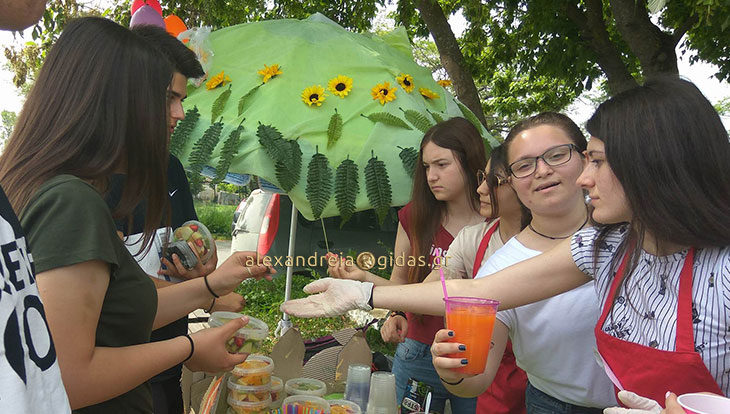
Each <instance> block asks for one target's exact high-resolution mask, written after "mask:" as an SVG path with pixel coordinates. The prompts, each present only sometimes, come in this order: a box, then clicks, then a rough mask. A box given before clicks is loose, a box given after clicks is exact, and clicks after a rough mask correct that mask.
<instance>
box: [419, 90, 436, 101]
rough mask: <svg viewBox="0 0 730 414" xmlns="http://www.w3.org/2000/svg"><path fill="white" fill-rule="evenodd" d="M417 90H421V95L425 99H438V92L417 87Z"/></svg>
mask: <svg viewBox="0 0 730 414" xmlns="http://www.w3.org/2000/svg"><path fill="white" fill-rule="evenodd" d="M418 92H421V96H423V97H424V98H426V99H438V98H439V94H437V93H436V92H434V91H432V90H430V89H427V88H418Z"/></svg>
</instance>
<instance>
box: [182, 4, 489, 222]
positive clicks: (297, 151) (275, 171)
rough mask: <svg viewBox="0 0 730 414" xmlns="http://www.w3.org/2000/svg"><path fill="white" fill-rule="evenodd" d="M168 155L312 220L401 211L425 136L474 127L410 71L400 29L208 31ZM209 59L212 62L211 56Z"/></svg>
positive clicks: (274, 26)
mask: <svg viewBox="0 0 730 414" xmlns="http://www.w3.org/2000/svg"><path fill="white" fill-rule="evenodd" d="M209 42H210V43H209V45H210V48H209V51H208V52H206V53H204V59H206V60H207V62H208V63H210V67H209V68H208V81H207V82H206V83H205V84H203V85H201V86H200V87H198V88H194V87H193V86H190V87H189V88H188V99H187V100H186V106H187V107H188V108H192V109H190V110H189V111H188V113H187V117H186V119H185V120H184V121H181V122H180V123H179V126H178V127H177V129H176V130H175V132H174V134H173V137H172V140H171V144H170V147H171V151H172V152H173V153H174V154H176V155H177V156H178V157H179V158H180V160H181V161H182V162H183V164H185V166H186V167H187V168H188V169H189V170H191V171H192V172H193V180H197V179H199V178H196V176H197V174H198V173H200V172H201V171H202V169H203V168H205V167H206V166H209V167H213V168H215V169H216V176H217V179H218V180H221V179H223V177H225V175H226V173H238V174H254V175H257V176H260V177H263V178H265V179H266V180H268V181H270V182H272V183H274V184H275V185H277V186H278V187H279V188H281V189H283V190H284V191H285V192H286V193H287V194H288V195H289V197H290V198H291V199H292V202H293V203H294V205H295V206H296V208H297V209H298V210H299V211H300V212H301V213H302V214H303V215H304V216H305V217H306V218H308V219H310V220H311V219H316V218H319V217H329V216H338V215H339V216H342V218H343V221H346V220H347V219H348V218H349V217H350V216H351V215H352V213H353V212H355V211H360V210H365V209H369V208H374V209H375V211H376V213H377V214H378V216H379V217H380V219H381V220H382V219H383V218H384V217H385V214H386V213H387V210H388V208H389V207H390V206H398V205H403V204H405V203H407V202H408V200H409V198H410V188H411V180H412V178H411V177H412V173H413V168H414V164H415V161H416V156H417V151H418V147H419V143H420V140H421V138H422V137H423V133H424V132H425V131H426V130H427V129H428V128H430V127H431V126H432V125H434V124H435V123H436V122H438V121H440V120H442V119H448V118H450V117H453V116H463V117H465V118H467V119H469V120H470V121H472V122H473V123H474V124H475V125H476V126H477V127H478V128H479V130H480V131H481V133H482V135H483V136H484V137H486V139H488V140H489V143H490V144H491V145H495V144H496V143H497V142H496V141H495V140H494V138H492V137H491V136H490V135H489V134H488V133H487V132H486V130H485V129H484V128H483V127H482V126H481V124H479V122H478V121H477V120H476V117H474V115H473V114H472V113H471V112H470V111H469V110H468V109H466V107H464V106H463V105H462V104H461V103H459V102H457V101H456V100H455V99H454V98H453V97H452V96H451V94H450V93H449V92H448V91H447V90H446V89H444V88H443V87H442V86H441V85H440V84H439V83H438V82H437V81H435V80H434V79H433V78H432V76H431V73H430V71H429V70H428V69H426V68H423V67H421V66H419V65H417V64H416V63H415V62H414V60H413V55H412V52H411V46H410V43H409V42H408V38H407V36H406V33H405V31H404V30H403V29H401V28H399V29H396V30H394V31H392V32H390V33H386V34H384V35H374V34H358V33H352V32H349V31H347V30H345V29H343V28H342V27H340V26H339V25H337V24H335V23H334V22H332V21H331V20H329V19H327V18H326V17H324V16H322V15H314V16H312V17H310V18H308V19H306V20H290V19H285V20H272V21H264V22H256V23H247V24H241V25H237V26H233V27H228V28H225V29H221V30H218V31H215V32H212V33H211V34H210V37H209ZM211 51H212V53H210V52H211Z"/></svg>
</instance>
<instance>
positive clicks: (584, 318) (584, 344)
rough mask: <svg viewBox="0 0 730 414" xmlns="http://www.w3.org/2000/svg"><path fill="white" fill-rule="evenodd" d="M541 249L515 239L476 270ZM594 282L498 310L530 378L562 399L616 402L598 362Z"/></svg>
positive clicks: (485, 271) (489, 269) (487, 270)
mask: <svg viewBox="0 0 730 414" xmlns="http://www.w3.org/2000/svg"><path fill="white" fill-rule="evenodd" d="M540 253H541V252H539V251H537V250H532V249H529V248H527V247H525V246H524V245H523V244H522V243H520V242H519V241H518V240H517V239H516V238H514V237H513V238H512V239H510V240H509V241H508V242H507V243H505V245H504V247H502V248H501V249H499V250H498V251H497V252H496V253H495V254H493V255H492V256H491V257H490V258H489V260H487V263H485V264H484V265H483V266H482V267H481V268H480V269H479V272H478V273H477V276H476V277H477V278H479V277H484V276H487V275H490V274H492V273H495V272H497V271H499V270H502V269H504V268H506V267H509V266H512V265H513V264H515V263H519V262H521V261H523V260H527V259H529V258H532V257H535V256H537V255H539V254H540ZM598 316H599V315H598V302H597V301H596V293H595V289H594V287H593V283H592V282H591V283H586V284H584V285H583V286H580V287H578V288H576V289H573V290H571V291H569V292H566V293H563V294H561V295H558V296H555V297H552V298H549V299H545V300H543V301H540V302H536V303H532V304H529V305H525V306H520V307H519V308H515V309H510V310H506V311H500V312H498V313H497V318H498V319H499V320H500V321H501V322H502V323H504V324H505V325H506V326H507V328H508V329H509V335H510V339H511V340H512V350H513V351H514V354H515V358H516V360H517V366H519V367H520V368H522V369H523V370H525V372H527V378H528V379H529V380H530V383H531V384H532V385H533V386H534V387H535V388H537V389H539V390H540V391H542V392H544V393H546V394H548V395H550V396H552V397H554V398H557V399H558V400H560V401H563V402H567V403H570V404H575V405H580V406H584V407H599V408H604V407H609V406H614V405H616V399H615V397H614V389H613V384H612V383H611V381H610V380H609V379H608V377H607V376H606V373H605V371H604V370H603V368H602V367H601V366H599V365H598V363H597V362H596V354H595V352H596V351H595V349H596V340H595V336H594V334H593V328H594V327H595V326H596V322H597V321H598Z"/></svg>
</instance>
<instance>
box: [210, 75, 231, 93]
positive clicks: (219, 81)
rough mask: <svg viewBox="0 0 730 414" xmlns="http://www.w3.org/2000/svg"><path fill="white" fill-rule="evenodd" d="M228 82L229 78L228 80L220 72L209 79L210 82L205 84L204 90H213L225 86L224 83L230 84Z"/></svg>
mask: <svg viewBox="0 0 730 414" xmlns="http://www.w3.org/2000/svg"><path fill="white" fill-rule="evenodd" d="M230 81H231V78H229V77H228V76H227V75H226V74H225V73H223V71H221V73H219V74H217V75H215V76H213V77H212V78H210V80H208V82H205V89H207V90H211V89H215V88H217V87H219V86H223V85H225V84H226V82H230Z"/></svg>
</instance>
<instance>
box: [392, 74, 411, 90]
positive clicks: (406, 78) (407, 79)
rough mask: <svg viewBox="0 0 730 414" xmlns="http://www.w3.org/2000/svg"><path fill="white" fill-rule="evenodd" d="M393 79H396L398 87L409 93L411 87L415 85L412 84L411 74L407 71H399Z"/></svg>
mask: <svg viewBox="0 0 730 414" xmlns="http://www.w3.org/2000/svg"><path fill="white" fill-rule="evenodd" d="M395 80H397V81H398V84H399V85H400V87H401V88H403V90H404V91H406V92H408V93H411V91H412V90H413V88H415V85H414V84H413V76H411V75H409V74H407V73H401V74H400V76H398V77H397V78H395Z"/></svg>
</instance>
